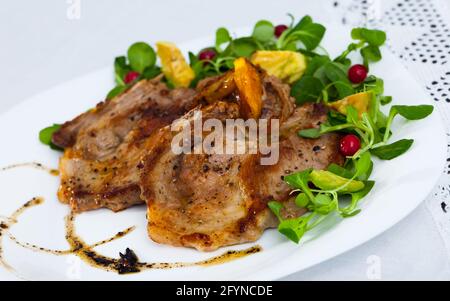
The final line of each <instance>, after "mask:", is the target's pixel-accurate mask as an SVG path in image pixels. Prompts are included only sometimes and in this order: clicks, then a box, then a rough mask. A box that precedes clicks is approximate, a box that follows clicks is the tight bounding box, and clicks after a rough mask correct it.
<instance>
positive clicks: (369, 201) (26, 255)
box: [0, 26, 446, 280]
mask: <svg viewBox="0 0 450 301" xmlns="http://www.w3.org/2000/svg"><path fill="white" fill-rule="evenodd" d="M238 32H239V33H240V34H247V33H248V32H249V31H248V30H240V31H238ZM349 35H350V29H349V28H345V27H339V26H328V30H327V34H326V37H325V40H324V43H323V45H324V46H325V48H326V49H328V50H329V51H330V54H332V55H333V56H334V55H337V54H338V53H339V51H341V50H343V49H344V48H345V47H346V45H347V44H348V42H349V41H350V38H349ZM210 44H212V43H211V39H210V38H205V39H199V40H195V41H191V42H190V43H186V44H183V45H180V46H181V48H182V49H184V50H186V51H187V50H199V49H201V48H203V47H204V46H206V45H210ZM383 56H384V58H383V60H382V62H380V63H378V64H375V65H374V66H373V67H372V70H371V71H372V73H373V74H376V75H378V76H381V77H382V78H384V80H385V88H386V94H387V95H392V96H393V97H394V103H398V104H400V103H401V104H409V105H413V104H423V103H429V102H430V101H429V98H428V96H427V95H426V94H425V93H424V92H423V90H422V89H421V87H420V85H419V84H417V83H416V82H415V81H414V79H413V78H412V77H411V75H410V74H409V73H408V72H407V71H406V70H405V69H404V68H403V67H402V66H401V65H400V63H399V62H398V61H397V60H396V59H395V58H394V57H393V56H392V55H391V54H390V53H388V52H387V51H384V53H383ZM112 85H113V71H112V68H106V69H104V70H100V71H98V72H95V73H92V74H89V75H86V76H84V77H81V78H78V79H75V80H72V81H70V82H67V83H65V84H63V85H60V86H58V87H55V88H54V89H51V90H48V91H46V92H44V93H42V94H39V95H37V96H35V97H33V98H31V99H29V100H27V101H25V102H23V103H21V104H19V105H18V106H16V107H15V108H13V109H12V110H10V111H9V112H7V113H6V114H4V115H2V116H1V118H0V137H1V139H2V149H1V156H0V166H5V165H9V164H12V163H21V162H30V161H38V162H42V163H44V164H46V165H49V166H52V167H56V166H57V162H58V156H59V154H58V153H56V152H54V151H51V150H50V149H49V148H47V147H45V146H43V145H41V144H40V143H39V141H38V139H37V134H38V132H39V130H40V129H41V128H43V127H45V126H48V125H49V124H51V123H53V122H55V123H61V122H63V121H65V120H69V119H71V118H73V117H74V116H76V115H77V114H79V113H81V112H84V111H86V109H88V108H90V107H93V106H94V105H95V104H96V102H97V101H99V100H101V99H102V98H103V97H104V95H105V93H106V92H107V91H108V90H109V89H110V88H111V87H112ZM401 138H413V139H414V140H415V142H414V145H413V147H412V148H411V150H409V151H408V152H407V153H406V154H405V155H403V156H401V157H399V158H397V159H395V160H392V161H377V162H375V168H374V172H373V178H374V179H375V180H376V185H375V187H374V189H373V191H372V192H371V193H370V195H369V196H368V197H366V198H365V199H364V201H363V202H362V204H361V207H362V209H363V210H362V212H361V213H360V214H359V215H357V216H355V217H353V218H349V219H345V220H343V221H336V222H333V223H331V224H330V225H329V226H328V227H326V229H325V227H323V228H322V229H319V230H320V231H316V232H320V236H317V237H316V238H313V236H312V235H313V234H318V233H311V234H308V235H307V236H306V237H305V240H304V241H303V243H301V244H300V245H295V244H293V243H291V242H290V241H287V240H286V239H285V238H283V237H282V236H281V235H279V234H278V233H277V232H276V230H269V231H266V233H264V235H263V236H262V238H261V239H260V240H259V241H258V242H257V244H259V245H261V246H262V247H263V251H262V252H260V253H258V254H254V255H251V256H248V257H245V258H242V259H239V260H236V261H233V262H229V263H226V264H223V265H218V266H210V267H191V268H180V269H173V270H149V271H144V272H142V273H139V274H130V275H125V276H120V275H117V274H114V273H111V272H105V271H103V270H99V269H95V268H92V267H90V266H88V265H86V264H85V263H83V262H81V261H79V260H77V258H76V257H74V256H73V255H70V256H54V255H48V254H43V253H38V252H32V251H30V250H27V249H23V248H21V247H19V246H17V245H15V244H14V243H12V242H11V241H9V239H8V238H7V237H5V238H4V257H5V259H6V260H7V261H8V263H9V264H10V265H11V266H13V267H14V268H15V269H16V270H17V273H18V274H19V275H20V277H22V278H24V279H34V280H50V279H59V280H64V279H71V280H73V279H81V280H217V279H228V280H237V279H246V280H249V279H257V280H270V279H277V278H280V277H282V276H285V275H288V274H290V273H293V272H296V271H300V270H303V269H305V268H307V267H310V266H312V265H315V264H317V263H320V262H322V261H325V260H327V259H329V258H332V257H334V256H336V255H339V254H341V253H343V252H345V251H348V250H350V249H352V248H354V247H356V246H358V245H360V244H362V243H364V242H366V241H368V240H369V239H371V238H373V237H375V236H376V235H378V234H380V233H382V232H383V231H385V230H386V229H388V228H389V227H391V226H392V225H394V224H395V223H397V222H399V221H400V220H401V219H402V218H404V217H405V216H407V215H408V214H409V213H410V212H411V211H412V210H413V209H414V208H416V207H417V206H418V205H419V204H420V203H421V202H422V201H423V200H424V199H425V197H426V196H427V194H428V193H429V192H430V191H431V189H432V188H433V185H434V184H435V183H436V181H437V179H438V177H439V175H440V174H441V172H442V169H443V166H444V162H445V154H446V141H445V134H444V127H443V124H442V122H441V120H440V118H439V114H438V113H437V112H434V113H433V114H432V115H431V116H430V117H428V118H427V119H425V120H422V121H418V122H403V121H401V118H398V121H397V122H396V123H395V124H394V136H393V138H392V140H393V141H395V140H397V139H401ZM0 183H1V184H0V185H1V186H0V187H1V189H0V191H1V202H0V216H1V215H3V216H7V215H10V214H11V213H12V212H13V211H14V210H15V209H17V208H18V207H20V206H21V205H22V204H23V203H24V202H25V201H27V200H28V199H30V198H31V197H34V196H43V197H44V198H45V199H46V202H45V203H44V204H43V205H41V206H38V207H34V208H32V209H30V210H29V211H27V212H26V213H25V214H24V215H23V216H22V218H21V219H20V222H19V223H18V224H17V225H16V226H14V227H13V228H12V229H11V232H12V233H13V234H14V235H15V236H16V237H17V238H18V239H20V240H21V241H26V242H31V243H35V244H37V245H40V246H43V247H50V248H56V249H65V248H67V243H66V242H65V240H64V223H63V218H64V216H65V215H66V214H67V212H68V208H67V206H65V205H62V204H60V203H59V202H58V201H57V198H56V190H57V188H58V184H59V183H58V178H56V177H52V176H50V175H48V174H45V173H43V172H41V171H37V170H33V169H27V168H22V169H14V170H10V171H5V172H0ZM133 225H136V230H135V231H134V232H132V233H131V234H129V235H128V236H126V237H124V238H122V239H120V240H117V241H114V242H112V243H110V244H108V245H105V246H102V247H99V248H98V249H97V250H99V251H100V252H101V253H104V254H106V255H111V256H114V257H116V256H117V255H118V252H119V251H123V250H124V249H125V248H126V247H130V248H132V249H134V250H135V251H136V253H137V254H138V256H139V258H140V259H141V260H143V261H149V262H154V261H156V262H164V261H167V262H172V261H197V260H201V259H206V258H208V257H211V256H213V255H219V254H221V253H223V252H224V251H225V250H226V249H244V248H247V247H249V246H251V245H253V244H248V245H241V246H235V247H231V248H224V249H221V250H219V251H216V252H213V253H208V254H205V253H200V252H197V251H195V250H192V249H185V248H175V247H170V246H165V245H158V244H156V243H154V242H152V241H151V240H149V239H148V238H147V234H146V219H145V208H144V207H135V208H131V209H129V210H126V211H124V212H120V213H116V214H115V213H112V212H110V211H108V210H97V211H94V212H88V213H84V214H82V215H81V216H79V217H78V219H77V231H78V233H79V234H80V235H81V236H82V237H83V238H84V239H85V240H86V241H87V242H95V241H98V240H101V239H104V238H106V237H109V236H111V235H114V234H115V233H116V232H117V231H121V230H123V229H125V228H127V227H129V226H133ZM15 278H16V275H14V274H12V273H10V272H8V271H6V270H5V269H3V268H0V279H15Z"/></svg>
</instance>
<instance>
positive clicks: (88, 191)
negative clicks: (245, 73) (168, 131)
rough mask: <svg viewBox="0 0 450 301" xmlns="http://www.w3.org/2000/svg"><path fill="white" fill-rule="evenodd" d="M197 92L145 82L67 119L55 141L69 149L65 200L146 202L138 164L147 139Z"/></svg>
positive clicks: (91, 205) (87, 205) (80, 206)
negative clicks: (143, 200)
mask: <svg viewBox="0 0 450 301" xmlns="http://www.w3.org/2000/svg"><path fill="white" fill-rule="evenodd" d="M195 94H196V93H195V91H194V90H191V89H183V88H180V89H173V90H169V89H168V88H167V86H166V85H165V84H164V83H162V82H161V81H159V80H143V81H140V82H138V83H136V84H135V85H134V86H133V87H132V88H130V89H129V90H128V91H126V92H125V93H123V94H121V95H119V96H117V97H115V98H113V99H111V100H109V101H105V102H102V103H100V104H98V105H97V107H96V108H95V109H93V110H90V111H88V112H87V113H84V114H82V115H80V116H78V117H77V118H75V119H74V120H72V121H69V122H66V123H65V124H64V125H63V126H62V127H61V129H60V130H59V131H58V132H56V133H55V134H54V135H53V143H55V144H56V145H59V146H61V147H64V148H65V151H64V155H63V156H62V157H61V159H60V164H59V169H60V174H61V185H60V189H59V191H58V198H59V200H60V201H61V202H63V203H68V204H70V206H71V208H72V210H74V211H76V212H81V211H86V210H92V209H97V208H100V207H106V208H109V209H111V210H113V211H119V210H122V209H125V208H127V207H129V206H131V205H134V204H140V203H142V200H141V199H140V188H139V185H138V182H139V170H138V168H137V165H138V163H139V160H140V158H141V155H142V154H143V153H145V152H147V151H148V149H147V147H151V146H150V145H151V141H146V138H147V137H149V136H150V135H151V134H152V133H154V132H155V131H157V130H158V129H159V128H161V127H164V126H166V125H168V124H170V123H171V122H172V121H173V120H174V119H176V118H178V117H180V116H182V115H183V114H184V113H185V112H187V111H188V110H190V109H191V108H193V107H194V106H195V104H196V103H195V101H194V97H195Z"/></svg>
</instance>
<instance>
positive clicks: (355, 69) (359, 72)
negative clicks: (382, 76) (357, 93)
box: [348, 64, 367, 84]
mask: <svg viewBox="0 0 450 301" xmlns="http://www.w3.org/2000/svg"><path fill="white" fill-rule="evenodd" d="M366 77H367V69H366V67H365V66H364V65H359V64H358V65H353V66H351V67H350V69H348V78H349V79H350V81H351V82H352V83H354V84H359V83H362V82H363V81H364V80H365V79H366Z"/></svg>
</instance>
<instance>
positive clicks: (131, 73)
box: [124, 71, 141, 85]
mask: <svg viewBox="0 0 450 301" xmlns="http://www.w3.org/2000/svg"><path fill="white" fill-rule="evenodd" d="M140 75H141V74H140V73H139V72H136V71H129V72H128V73H127V75H125V78H124V82H125V84H127V85H128V84H129V83H132V82H134V81H135V80H136V79H137V78H138V77H139V76H140Z"/></svg>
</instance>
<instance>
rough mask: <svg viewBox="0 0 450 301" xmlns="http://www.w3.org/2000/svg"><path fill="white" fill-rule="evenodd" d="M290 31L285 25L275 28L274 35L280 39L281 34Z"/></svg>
mask: <svg viewBox="0 0 450 301" xmlns="http://www.w3.org/2000/svg"><path fill="white" fill-rule="evenodd" d="M286 29H288V27H287V26H286V25H284V24H280V25H277V26H275V30H274V34H275V36H276V37H277V38H279V37H280V36H281V34H282V33H283V32H284V31H285V30H286Z"/></svg>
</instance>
